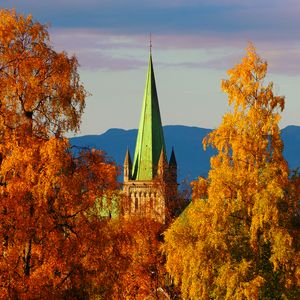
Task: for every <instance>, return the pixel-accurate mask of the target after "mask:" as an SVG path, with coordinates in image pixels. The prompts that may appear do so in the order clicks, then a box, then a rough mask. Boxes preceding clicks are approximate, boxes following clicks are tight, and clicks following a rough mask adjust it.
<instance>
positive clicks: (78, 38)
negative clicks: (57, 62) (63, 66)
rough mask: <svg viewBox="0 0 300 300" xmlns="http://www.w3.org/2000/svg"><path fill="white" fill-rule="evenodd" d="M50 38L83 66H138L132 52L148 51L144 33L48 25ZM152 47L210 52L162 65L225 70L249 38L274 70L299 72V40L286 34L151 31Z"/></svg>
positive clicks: (116, 68) (119, 68)
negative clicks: (209, 55)
mask: <svg viewBox="0 0 300 300" xmlns="http://www.w3.org/2000/svg"><path fill="white" fill-rule="evenodd" d="M50 33H51V40H52V42H53V44H54V47H55V49H57V50H59V51H62V50H66V51H67V52H68V53H70V54H75V55H76V56H77V57H78V59H79V62H80V65H81V66H82V67H83V68H87V69H105V70H126V69H135V68H140V67H142V66H144V65H145V61H144V60H142V59H141V58H139V57H138V56H137V55H135V53H136V52H139V53H141V51H143V52H144V51H148V43H149V36H148V34H116V33H112V32H109V31H105V30H97V29H84V28H82V29H52V30H50ZM152 39H153V45H154V49H157V51H168V52H170V55H172V50H173V51H174V53H175V52H176V50H180V49H181V50H184V49H187V50H193V49H194V50H197V49H198V50H199V49H201V50H205V51H208V52H214V53H215V55H214V58H209V59H207V60H206V61H203V60H202V61H200V60H199V61H195V62H191V61H190V60H186V61H184V60H182V61H180V62H178V61H176V62H174V63H173V64H170V63H164V62H163V61H158V62H157V63H160V64H162V65H165V66H166V67H178V66H181V67H185V68H209V69H223V70H227V69H228V68H230V67H233V65H234V64H235V63H237V62H239V60H240V58H241V56H243V55H244V53H245V52H244V51H243V49H244V48H246V47H247V43H248V41H253V42H254V44H255V45H256V47H257V51H258V53H259V54H260V55H261V56H262V57H263V58H264V59H266V60H267V61H268V63H269V70H270V71H272V72H274V73H281V74H288V75H296V74H300V43H298V41H294V40H291V39H289V37H288V36H286V37H284V36H283V37H280V39H279V37H278V36H276V35H270V36H269V38H268V39H264V37H263V36H262V35H260V34H256V35H255V34H253V33H251V32H247V33H244V34H243V35H242V34H241V33H231V34H226V35H222V34H220V33H212V32H207V33H202V34H188V35H187V34H185V35H175V34H152Z"/></svg>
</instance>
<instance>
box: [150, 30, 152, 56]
mask: <svg viewBox="0 0 300 300" xmlns="http://www.w3.org/2000/svg"><path fill="white" fill-rule="evenodd" d="M150 54H152V34H151V32H150Z"/></svg>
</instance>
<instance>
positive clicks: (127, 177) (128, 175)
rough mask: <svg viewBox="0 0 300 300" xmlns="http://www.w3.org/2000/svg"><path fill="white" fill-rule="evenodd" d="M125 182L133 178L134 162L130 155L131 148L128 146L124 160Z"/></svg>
mask: <svg viewBox="0 0 300 300" xmlns="http://www.w3.org/2000/svg"><path fill="white" fill-rule="evenodd" d="M123 167H124V182H127V181H128V180H130V179H131V170H132V162H131V157H130V152H129V149H128V148H127V151H126V155H125V160H124V165H123Z"/></svg>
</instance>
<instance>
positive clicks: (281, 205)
mask: <svg viewBox="0 0 300 300" xmlns="http://www.w3.org/2000/svg"><path fill="white" fill-rule="evenodd" d="M266 72H267V63H266V62H265V61H263V60H262V59H261V58H260V57H259V56H258V55H257V53H256V51H255V48H254V47H253V45H251V44H250V45H249V46H248V49H247V55H246V56H245V57H244V58H243V59H242V62H241V63H240V64H237V65H236V66H235V67H234V68H233V69H231V70H229V71H228V75H229V78H228V79H227V80H223V81H222V89H223V91H224V92H226V93H227V94H228V103H229V105H230V106H231V107H232V111H231V112H229V113H227V114H225V115H224V117H223V120H222V123H221V125H220V126H219V127H218V128H217V129H216V130H214V131H213V132H211V133H210V134H209V135H208V136H207V137H206V138H205V139H204V140H203V145H204V147H207V146H209V145H212V146H214V147H215V148H216V149H217V150H218V154H217V155H216V156H215V157H212V158H211V170H210V172H209V175H208V179H207V181H206V180H204V179H201V178H200V179H199V180H198V181H197V182H194V183H193V189H194V191H193V197H194V198H193V200H194V201H193V202H192V203H191V204H190V206H189V207H188V209H186V211H185V212H184V213H183V214H182V215H181V216H180V217H179V219H178V220H177V221H175V222H174V224H173V225H172V226H171V228H170V229H169V230H168V231H167V233H166V235H165V237H166V243H165V245H164V250H165V252H166V255H167V270H168V271H169V272H170V273H171V274H172V276H173V277H174V279H175V282H176V283H177V284H179V285H180V287H181V291H182V294H183V298H184V299H210V298H213V299H214V298H216V299H220V298H221V299H244V298H246V299H258V298H260V297H262V298H263V297H269V298H274V297H277V296H278V295H281V294H278V293H282V291H283V290H285V289H287V290H285V293H286V294H288V293H289V292H290V291H292V293H293V292H295V293H297V289H298V290H299V287H297V284H296V278H297V276H298V275H297V274H298V273H296V272H297V271H296V268H297V263H296V261H294V259H293V258H295V257H297V255H298V253H299V249H298V250H296V246H295V245H296V244H297V243H299V242H297V243H296V244H295V240H297V239H299V234H298V237H297V236H296V234H293V231H292V230H291V228H290V225H289V221H288V220H289V219H290V218H291V216H292V213H293V210H292V209H291V208H292V207H293V206H294V204H293V203H294V198H293V196H292V195H293V194H291V195H287V192H286V191H287V190H288V189H289V188H290V182H289V178H288V166H287V163H286V161H285V160H284V158H283V155H282V149H283V145H282V141H281V137H280V129H279V127H278V122H279V120H280V115H279V113H278V111H281V110H283V108H284V97H283V96H276V95H274V93H273V90H272V89H273V84H272V83H269V84H267V85H264V82H263V80H264V78H265V76H266ZM296 190H297V189H294V192H296ZM202 191H207V192H205V193H203V192H202ZM208 270H210V271H208ZM274 286H276V289H275V288H274ZM279 291H280V292H279Z"/></svg>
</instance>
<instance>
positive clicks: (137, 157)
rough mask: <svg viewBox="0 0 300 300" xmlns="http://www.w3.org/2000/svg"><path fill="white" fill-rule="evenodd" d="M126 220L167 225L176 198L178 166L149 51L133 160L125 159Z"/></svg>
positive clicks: (124, 206)
mask: <svg viewBox="0 0 300 300" xmlns="http://www.w3.org/2000/svg"><path fill="white" fill-rule="evenodd" d="M123 192H124V194H125V196H126V204H125V205H123V213H124V215H125V217H126V216H127V217H129V216H137V217H148V218H152V219H154V220H156V221H158V222H161V223H166V222H167V221H168V218H169V217H170V216H171V215H172V213H173V212H172V211H173V209H174V205H175V202H176V197H177V163H176V158H175V153H174V149H172V152H171V155H170V160H169V162H168V161H167V155H166V146H165V140H164V133H163V127H162V122H161V117H160V110H159V104H158V96H157V91H156V84H155V77H154V70H153V63H152V54H151V52H150V57H149V65H148V71H147V79H146V86H145V92H144V99H143V106H142V112H141V118H140V124H139V129H138V135H137V140H136V146H135V152H134V156H133V161H132V160H131V156H130V153H129V150H127V152H126V156H125V160H124V185H123Z"/></svg>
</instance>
